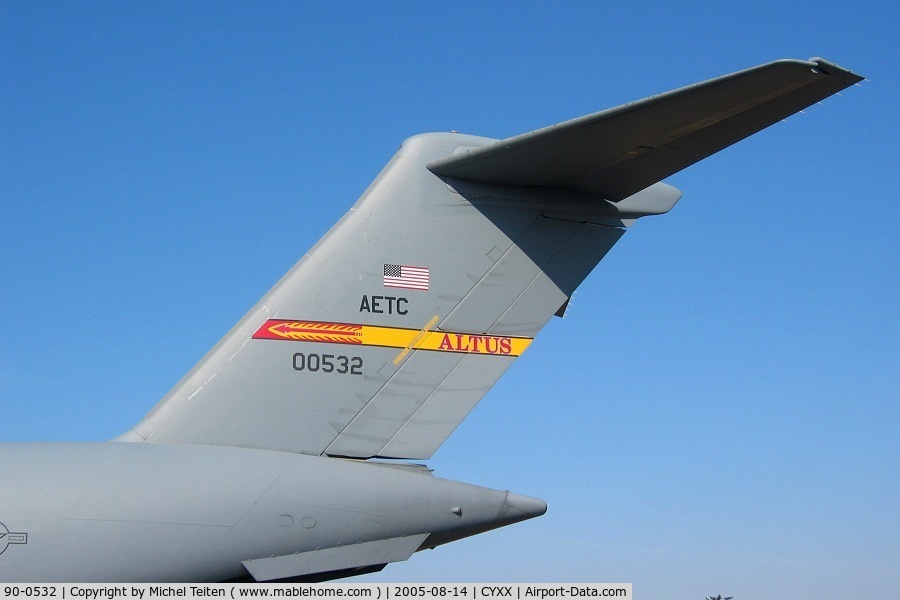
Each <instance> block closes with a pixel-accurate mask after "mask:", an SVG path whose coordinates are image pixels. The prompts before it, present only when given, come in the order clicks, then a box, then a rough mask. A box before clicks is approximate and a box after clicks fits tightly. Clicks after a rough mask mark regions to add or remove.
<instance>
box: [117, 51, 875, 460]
mask: <svg viewBox="0 0 900 600" xmlns="http://www.w3.org/2000/svg"><path fill="white" fill-rule="evenodd" d="M859 79H860V78H859V77H858V76H856V75H854V74H852V73H850V72H849V71H846V70H844V69H841V68H839V67H836V66H835V65H832V64H831V63H827V62H825V61H821V60H819V61H812V62H811V61H778V62H776V63H770V64H768V65H763V66H761V67H756V68H754V69H749V70H747V71H743V72H741V73H736V74H734V75H729V76H725V77H722V78H719V79H716V80H712V81H710V82H706V83H703V84H697V85H696V86H691V87H690V88H684V89H682V90H676V91H675V92H670V93H668V94H663V95H661V96H655V97H653V98H649V99H647V100H644V101H641V102H637V103H632V104H629V105H625V106H623V107H619V108H617V109H611V110H609V111H604V112H602V113H597V114H596V115H589V116H588V117H582V118H581V119H576V120H574V121H570V122H568V123H564V124H561V125H558V126H555V127H551V128H547V129H544V130H539V131H536V132H533V133H531V134H525V135H523V136H516V137H515V138H510V139H509V140H503V141H497V140H493V139H488V138H482V137H476V136H468V135H460V134H443V133H436V134H423V135H419V136H415V137H412V138H410V139H408V140H406V141H405V142H404V143H403V145H402V146H401V148H400V150H399V151H398V153H397V154H396V155H395V156H394V158H393V159H392V160H391V161H390V163H389V164H388V165H387V167H385V169H384V170H383V171H382V173H381V174H380V175H379V176H378V178H377V179H376V180H375V181H374V182H373V184H372V185H371V186H370V187H369V189H368V190H366V192H365V193H364V194H363V196H362V197H361V198H360V200H359V201H357V203H356V204H355V205H354V206H353V207H352V208H351V209H350V211H349V212H348V213H347V214H346V215H345V216H344V217H343V218H342V219H341V220H340V221H339V222H338V223H337V224H336V225H335V226H334V227H333V228H332V229H331V231H329V232H328V234H326V235H325V237H324V238H322V240H320V241H319V242H318V243H317V244H316V245H315V246H314V247H313V249H312V250H310V251H309V253H307V254H306V255H305V256H304V257H303V258H301V259H300V261H299V262H298V263H297V264H296V265H295V266H294V267H293V268H292V269H291V270H290V271H289V272H288V273H287V274H286V275H285V276H284V277H283V278H282V279H281V281H279V282H278V283H277V284H276V285H275V287H274V288H272V290H270V291H269V293H268V294H266V296H265V297H264V298H263V299H262V300H261V301H260V302H259V303H258V304H257V305H256V306H255V307H254V308H253V309H251V311H250V312H249V313H247V315H246V316H245V317H244V318H243V319H242V320H241V321H240V322H239V323H238V324H237V325H236V326H235V327H234V328H233V329H232V330H231V331H230V332H229V333H228V334H227V335H226V336H225V337H224V338H223V339H222V340H221V341H220V342H219V343H218V344H217V345H216V346H215V347H214V348H213V349H212V350H211V351H210V352H209V353H208V354H207V356H206V357H204V359H203V360H202V361H201V362H200V363H199V364H198V365H197V366H196V367H194V369H193V370H192V371H191V372H190V373H188V374H187V375H186V376H185V378H184V379H182V380H181V382H179V383H178V384H177V385H176V386H175V387H174V388H173V389H172V390H171V391H170V392H169V393H168V394H167V395H166V396H165V397H164V398H163V399H162V400H161V401H160V402H159V404H157V406H156V407H155V408H154V409H153V410H152V411H151V412H150V413H148V415H147V416H146V417H145V418H144V419H143V420H142V421H141V422H140V423H138V424H137V425H136V426H135V427H134V428H133V429H132V430H131V431H130V432H128V433H127V434H125V435H123V436H121V437H120V440H130V441H147V442H165V443H201V444H216V445H230V446H245V447H255V448H267V449H275V450H286V451H293V452H301V453H305V454H313V455H329V456H343V457H355V458H369V457H385V458H402V459H427V458H429V457H431V455H432V454H433V453H434V452H435V450H437V448H438V447H439V446H440V445H441V444H442V443H443V441H444V440H445V439H446V438H447V437H448V436H449V435H450V433H452V431H453V430H454V429H455V428H456V427H457V425H458V424H459V423H460V422H461V421H462V419H463V418H465V416H466V415H467V414H468V413H469V411H470V410H471V409H472V408H473V407H474V406H475V404H477V402H478V401H479V400H480V399H481V398H482V397H483V396H484V394H485V393H486V392H487V390H488V389H489V388H490V387H491V386H492V385H493V384H494V383H495V382H496V381H497V379H498V378H499V377H500V376H501V375H502V374H503V372H504V371H505V370H506V369H507V368H508V367H509V366H510V364H512V362H513V361H514V360H515V358H516V357H517V356H519V355H521V354H522V352H524V351H525V349H526V348H527V347H528V345H529V344H530V343H531V341H532V340H533V338H534V336H535V335H536V334H537V332H538V331H539V330H540V329H541V328H542V327H543V326H544V325H545V324H546V323H547V321H549V320H550V318H551V317H552V316H553V315H554V314H562V312H564V309H565V305H566V303H567V302H568V299H569V298H570V297H571V295H572V292H573V291H574V290H575V288H576V287H577V286H578V285H579V284H580V283H581V281H583V279H584V278H585V277H586V276H587V275H588V273H590V271H591V270H592V269H593V268H594V266H595V265H596V264H597V263H598V262H599V261H600V260H601V259H602V258H603V256H605V255H606V253H607V252H608V251H609V249H610V248H611V247H612V246H613V245H614V244H615V243H616V241H618V240H619V238H620V237H621V236H622V235H623V233H624V232H625V229H626V227H627V226H628V225H630V224H631V222H632V221H633V220H634V219H636V218H639V217H641V216H644V215H651V214H661V213H664V212H666V211H668V210H669V209H671V208H672V206H674V204H675V203H676V202H677V201H678V199H679V198H680V197H681V193H680V192H679V191H678V190H676V189H675V188H673V187H671V186H668V185H666V184H663V183H656V182H657V181H658V180H659V179H660V178H662V177H664V176H666V175H668V174H671V173H673V172H675V171H677V170H680V169H681V168H684V167H685V166H687V165H688V164H692V163H693V162H696V161H697V160H700V159H701V158H703V157H704V156H707V155H709V154H712V153H713V152H716V151H718V150H719V149H721V148H723V147H725V146H727V145H729V144H730V143H734V141H737V140H738V139H741V138H742V137H746V136H747V135H750V134H751V133H753V132H754V131H758V130H759V129H762V128H763V127H766V126H768V125H770V124H771V123H774V122H777V121H778V120H780V119H781V118H783V116H785V113H791V112H795V111H796V110H799V109H800V108H803V107H804V106H807V105H809V104H812V103H814V102H816V101H818V100H820V99H821V98H824V97H826V96H828V95H831V94H832V93H834V92H836V91H837V90H838V89H842V88H843V87H847V86H848V85H851V84H852V83H854V82H856V81H858V80H859Z"/></svg>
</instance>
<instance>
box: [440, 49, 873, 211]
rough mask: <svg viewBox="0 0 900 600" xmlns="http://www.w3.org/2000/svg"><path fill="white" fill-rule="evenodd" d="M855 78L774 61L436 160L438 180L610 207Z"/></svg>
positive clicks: (829, 68)
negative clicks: (587, 198)
mask: <svg viewBox="0 0 900 600" xmlns="http://www.w3.org/2000/svg"><path fill="white" fill-rule="evenodd" d="M862 79H863V78H862V77H860V76H859V75H856V74H854V73H852V72H850V71H848V70H846V69H843V68H841V67H838V66H837V65H835V64H832V63H829V62H827V61H824V60H822V59H819V58H813V59H810V60H808V61H803V60H779V61H776V62H772V63H768V64H765V65H760V66H758V67H754V68H752V69H747V70H745V71H740V72H737V73H732V74H731V75H725V76H723V77H718V78H716V79H712V80H709V81H706V82H703V83H698V84H695V85H691V86H688V87H684V88H681V89H677V90H674V91H671V92H667V93H665V94H660V95H657V96H651V97H650V98H645V99H644V100H639V101H637V102H630V103H628V104H624V105H622V106H619V107H616V108H611V109H608V110H604V111H601V112H598V113H594V114H591V115H587V116H584V117H581V118H578V119H573V120H571V121H566V122H565V123H560V124H558V125H553V126H551V127H545V128H544V129H539V130H537V131H532V132H531V133H525V134H522V135H517V136H515V137H511V138H508V139H505V140H500V141H498V142H496V143H494V144H491V145H488V146H482V147H478V148H473V149H471V150H468V151H467V152H462V153H459V154H455V155H453V156H450V157H448V158H444V159H440V160H436V161H434V162H432V163H430V164H429V165H428V168H429V169H430V170H431V171H432V172H433V173H435V174H436V175H440V176H442V177H453V178H458V179H464V180H469V181H475V182H479V183H491V184H500V185H511V186H546V187H561V188H570V189H573V190H576V191H578V192H581V193H584V194H588V195H591V196H596V197H600V198H604V199H607V200H612V201H618V200H622V199H623V198H627V197H628V196H631V195H632V194H634V193H636V192H639V191H640V190H642V189H644V188H646V187H648V186H650V185H652V184H654V183H656V182H657V181H660V180H662V179H664V178H665V177H668V176H669V175H672V174H673V173H677V172H678V171H680V170H682V169H684V168H685V167H688V166H690V165H692V164H694V163H695V162H697V161H699V160H702V159H704V158H706V157H707V156H709V155H711V154H714V153H716V152H718V151H719V150H722V149H723V148H726V147H728V146H730V145H731V144H734V143H735V142H737V141H740V140H742V139H744V138H745V137H747V136H749V135H752V134H754V133H756V132H757V131H760V130H761V129H764V128H766V127H768V126H769V125H772V124H774V123H777V122H778V121H780V120H782V119H784V118H785V117H787V116H789V115H792V114H794V113H795V112H797V111H799V110H801V109H803V108H806V107H807V106H810V105H811V104H815V103H816V102H818V101H819V100H822V99H824V98H827V97H828V96H830V95H832V94H834V93H836V92H839V91H840V90H842V89H844V88H846V87H848V86H851V85H853V84H854V83H856V82H858V81H861V80H862Z"/></svg>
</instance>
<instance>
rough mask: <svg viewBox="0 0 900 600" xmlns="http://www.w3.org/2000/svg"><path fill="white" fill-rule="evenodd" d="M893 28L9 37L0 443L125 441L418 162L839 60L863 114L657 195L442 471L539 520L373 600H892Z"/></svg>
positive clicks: (484, 21)
mask: <svg viewBox="0 0 900 600" xmlns="http://www.w3.org/2000/svg"><path fill="white" fill-rule="evenodd" d="M898 22H900V14H898V5H897V3H896V2H888V1H887V0H885V1H884V2H854V3H840V2H827V1H826V2H821V1H820V2H772V1H769V0H762V1H758V2H747V3H741V4H740V5H736V4H733V3H712V2H710V3H694V2H679V3H652V2H618V3H605V2H584V3H549V2H548V3H540V2H501V3H483V2H472V3H468V2H453V3H436V2H397V3H385V2H380V3H364V2H353V3H347V4H340V5H336V6H335V5H332V3H324V2H314V3H301V2H261V3H234V2H139V3H117V2H93V3H74V2H69V3H62V2H2V3H0V332H2V336H0V440H5V441H18V440H104V439H108V438H111V437H114V436H116V435H118V434H119V433H121V432H123V431H124V430H126V429H127V428H128V427H130V426H131V425H132V424H134V423H135V422H136V421H138V420H139V419H140V418H141V417H142V416H143V415H144V414H145V413H146V412H147V411H148V410H149V409H150V408H151V407H152V406H153V405H154V404H155V403H156V401H157V400H158V399H159V398H161V397H162V396H163V395H164V394H165V393H166V391H168V389H169V388H170V387H171V386H172V385H174V384H175V383H176V382H177V381H178V380H179V379H180V378H181V376H182V375H184V374H185V373H186V372H187V371H188V370H189V369H190V367H191V366H192V365H193V364H194V363H195V362H196V361H197V360H199V359H200V358H201V356H202V355H203V354H204V353H205V352H206V351H207V350H208V349H209V348H210V347H211V346H212V345H213V344H214V343H215V342H216V341H217V340H218V339H219V337H220V336H221V335H223V334H224V333H225V332H226V331H227V330H228V329H229V328H230V327H231V326H232V325H233V324H234V323H235V322H236V321H237V320H238V319H239V318H240V317H241V316H242V315H243V314H244V312H245V311H246V310H247V309H249V308H250V307H251V306H252V305H253V304H254V303H255V302H256V300H257V299H258V298H259V297H261V296H262V294H263V293H265V292H266V290H267V289H268V288H269V287H270V286H271V285H272V284H274V282H275V281H276V280H277V279H278V278H279V277H280V276H281V275H282V274H283V273H284V272H285V271H286V270H287V269H288V268H289V267H290V266H291V265H292V264H293V263H294V262H295V261H296V260H297V259H299V257H300V256H301V255H302V254H303V253H304V252H305V251H306V250H307V249H308V248H309V247H311V246H312V245H313V243H314V242H315V241H316V240H317V239H318V238H319V237H320V236H321V235H322V234H323V233H324V232H325V231H326V230H327V229H328V228H329V227H330V226H331V225H332V223H333V222H334V221H336V220H337V219H338V218H339V217H340V216H341V215H342V214H343V213H344V212H345V211H346V210H347V209H348V208H349V207H350V206H351V204H352V203H353V202H354V201H355V200H356V199H357V197H358V196H359V195H360V194H361V193H362V191H363V190H364V189H365V187H366V186H367V184H368V183H369V182H370V181H371V180H372V179H373V178H374V177H375V175H376V174H377V173H378V172H379V170H380V169H381V167H382V166H383V165H384V164H385V163H386V162H387V161H388V159H389V158H390V157H391V156H392V154H393V153H394V151H395V150H396V149H397V147H398V145H399V143H400V142H401V141H402V140H403V139H405V138H406V137H408V136H410V135H412V134H415V133H420V132H425V131H448V130H451V129H456V130H459V131H461V132H465V133H473V134H478V135H485V136H492V137H498V138H503V137H507V136H511V135H515V134H518V133H522V132H525V131H529V130H532V129H536V128H538V127H542V126H545V125H550V124H553V123H556V122H559V121H563V120H566V119H569V118H573V117H577V116H581V115H583V114H587V113H590V112H595V111H597V110H600V109H603V108H608V107H611V106H615V105H618V104H621V103H623V102H627V101H630V100H635V99H639V98H643V97H645V96H648V95H651V94H655V93H658V92H663V91H666V90H669V89H673V88H675V87H680V86H683V85H686V84H690V83H694V82H697V81H701V80H704V79H709V78H712V77H715V76H718V75H722V74H725V73H729V72H732V71H736V70H740V69H743V68H746V67H750V66H754V65H757V64H760V63H763V62H767V61H770V60H774V59H777V58H807V57H810V56H823V57H825V58H827V59H829V60H832V61H834V62H837V63H839V64H841V65H843V66H845V67H848V68H851V69H853V70H854V71H856V72H859V73H861V74H863V75H866V76H867V77H869V78H870V80H869V81H866V82H864V83H863V84H861V85H860V86H858V87H853V88H850V89H849V90H846V91H845V92H843V93H842V94H841V96H835V97H832V98H829V99H828V100H826V101H825V102H824V103H823V104H821V105H816V106H813V107H811V108H810V109H808V110H807V111H806V114H799V115H796V116H794V117H792V118H790V119H789V120H788V121H787V122H784V123H779V124H777V125H776V126H774V127H772V128H771V129H769V130H766V131H764V132H762V133H760V134H758V135H756V136H754V137H753V138H751V139H749V140H746V141H744V142H741V143H739V144H738V145H736V146H734V147H732V148H729V149H727V150H725V151H723V152H722V153H720V154H718V155H716V156H714V157H712V158H710V159H708V160H706V161H704V162H702V163H700V164H698V165H695V166H693V167H691V168H689V169H687V170H685V171H683V172H681V173H679V174H677V175H675V176H673V177H671V178H670V179H668V180H667V181H668V182H669V183H671V184H673V185H675V186H677V187H679V188H681V189H682V190H683V191H684V193H685V195H684V198H683V200H682V201H681V203H679V205H678V206H677V207H676V208H675V209H674V210H673V211H672V213H670V214H668V215H665V216H661V217H653V218H648V219H644V220H642V221H641V222H639V223H638V224H637V225H636V226H635V227H634V228H633V229H632V230H631V231H630V232H629V233H628V234H627V235H626V236H625V237H624V238H623V239H622V241H621V242H620V243H619V244H618V245H617V246H616V247H615V248H614V249H613V251H612V252H611V253H610V254H609V255H608V256H607V258H606V259H605V260H604V261H603V262H602V263H601V264H600V266H599V267H598V268H597V269H596V270H595V271H594V273H593V274H592V275H591V277H590V278H588V280H587V281H586V282H585V283H584V284H583V285H582V287H581V288H580V289H579V291H578V293H577V295H576V296H575V298H574V301H573V302H572V305H571V308H570V310H569V315H568V316H567V318H565V319H563V320H559V319H554V320H553V321H551V323H550V324H549V326H548V327H547V328H546V329H545V330H544V331H543V332H542V333H541V335H540V336H539V337H538V340H537V342H536V343H535V344H533V345H532V347H531V348H530V349H529V350H528V352H527V353H526V354H525V355H524V356H523V357H522V358H521V359H520V360H518V361H517V362H516V364H515V365H514V366H513V367H512V368H511V369H510V370H509V372H508V373H507V375H506V376H505V377H504V378H503V379H502V380H501V381H500V383H498V384H497V386H495V387H494V389H493V390H492V391H491V392H490V393H489V394H488V395H487V397H486V398H485V399H484V401H483V402H482V403H481V404H480V405H479V406H478V408H477V409H476V410H475V411H474V412H473V413H472V414H471V415H470V417H469V418H468V419H467V420H466V421H465V422H464V423H463V424H462V426H461V427H460V428H459V429H458V430H457V432H456V433H455V434H454V435H453V436H451V437H450V439H449V440H448V442H447V443H446V444H445V445H444V446H443V447H442V448H441V449H440V450H439V451H438V453H437V454H436V455H435V457H434V458H433V459H432V460H431V461H429V465H430V466H431V467H433V468H434V469H435V472H436V474H437V475H439V476H442V477H446V478H450V479H457V480H461V481H466V482H471V483H477V484H481V485H486V486H490V487H495V488H501V489H503V488H506V489H510V490H513V491H515V492H518V493H523V494H528V495H533V496H538V497H541V498H544V499H546V500H547V502H548V504H549V507H550V508H549V512H548V513H547V514H546V515H545V516H543V517H541V518H539V519H536V520H533V521H529V522H526V523H522V524H519V525H515V526H512V527H508V528H505V529H503V530H499V531H495V532H491V533H488V534H484V535H480V536H477V537H474V538H471V539H469V540H465V541H461V542H457V543H454V544H451V545H449V546H446V547H442V548H439V549H437V550H435V551H429V552H424V553H419V554H418V555H416V556H414V557H412V559H410V560H409V561H408V562H407V563H403V564H395V565H390V566H388V568H387V569H386V570H385V571H384V572H383V573H381V574H379V575H374V576H370V577H368V578H366V579H365V580H369V581H512V582H519V581H542V582H554V581H559V582H575V581H596V582H616V581H626V582H633V583H634V592H635V596H636V597H638V598H679V599H680V598H684V599H697V598H702V597H704V596H705V595H710V594H719V593H721V594H724V595H733V596H734V597H735V599H736V600H749V599H750V598H775V597H779V598H800V597H806V598H847V597H851V596H853V597H870V598H874V597H879V598H883V597H898V595H900V469H898V464H900V442H898V438H900V436H898V431H900V418H898V416H900V415H898V408H897V404H898V399H900V342H898V340H900V318H898V306H900V287H898V283H900V276H898V275H900V274H898V260H900V241H898V238H900V234H898V230H900V202H898V192H897V186H898V173H900V168H898V158H897V157H898V144H897V138H898V132H900V119H898V115H900V111H898V104H900V84H898V77H897V72H898V70H897V63H896V61H897V56H898V50H900V44H898V32H897V25H898ZM2 459H3V458H2V455H0V460H2ZM0 514H2V507H0Z"/></svg>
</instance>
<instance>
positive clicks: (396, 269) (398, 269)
mask: <svg viewBox="0 0 900 600" xmlns="http://www.w3.org/2000/svg"><path fill="white" fill-rule="evenodd" d="M428 280H429V272H428V267H410V266H408V265H387V264H386V265H384V287H389V288H403V289H406V290H423V291H426V292H427V291H428Z"/></svg>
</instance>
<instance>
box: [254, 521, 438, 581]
mask: <svg viewBox="0 0 900 600" xmlns="http://www.w3.org/2000/svg"><path fill="white" fill-rule="evenodd" d="M427 537H428V534H427V533H422V534H419V535H409V536H403V537H396V538H390V539H387V540H375V541H373V542H363V543H360V544H348V545H346V546H337V547H335V548H324V549H321V550H313V551H311V552H299V553H297V554H286V555H284V556H271V557H268V558H258V559H253V560H245V561H242V562H241V564H243V565H244V568H245V569H247V571H248V572H249V573H250V575H251V576H253V579H255V580H256V581H260V582H262V581H284V580H298V579H301V578H307V579H308V578H309V577H310V576H311V575H320V574H321V575H326V576H324V577H319V578H316V579H318V580H320V581H326V580H328V579H336V578H338V577H347V576H350V575H358V574H360V573H361V572H370V571H371V569H368V568H369V567H383V566H384V565H386V564H387V563H392V562H400V561H404V560H407V559H408V558H409V557H410V556H412V555H413V553H414V552H415V551H416V550H418V549H419V547H420V546H421V545H422V543H423V542H424V541H425V539H426V538H427ZM376 570H377V569H376ZM328 573H335V574H337V575H336V576H335V577H328V576H327V574H328Z"/></svg>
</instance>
